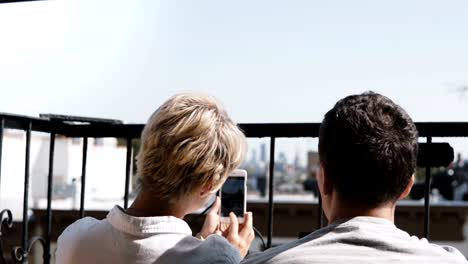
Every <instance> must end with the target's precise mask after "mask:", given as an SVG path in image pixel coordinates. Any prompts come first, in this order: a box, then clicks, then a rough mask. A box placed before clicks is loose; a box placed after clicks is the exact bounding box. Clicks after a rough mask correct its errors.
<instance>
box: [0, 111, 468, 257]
mask: <svg viewBox="0 0 468 264" xmlns="http://www.w3.org/2000/svg"><path fill="white" fill-rule="evenodd" d="M239 126H240V127H241V128H242V130H243V131H244V132H245V134H246V136H247V137H249V138H269V139H270V153H269V154H270V159H269V175H270V176H269V184H268V231H267V247H271V244H272V237H273V220H274V211H273V208H274V207H273V203H274V201H273V197H274V195H275V194H274V171H275V170H274V169H275V168H274V166H275V142H276V139H277V138H317V137H318V132H319V127H320V124H318V123H281V124H240V125H239ZM416 126H417V128H418V131H419V136H420V137H423V138H426V142H427V143H420V153H419V156H418V166H419V167H425V168H426V175H425V199H424V231H423V232H424V233H423V234H424V236H425V237H428V236H429V225H430V218H429V210H430V199H429V192H430V181H431V170H430V169H431V167H440V166H447V165H449V163H450V162H452V160H453V156H454V155H453V149H452V147H451V146H450V145H449V144H448V143H433V142H432V138H433V137H468V123H443V122H437V123H417V124H416ZM143 127H144V125H143V124H122V123H121V122H120V121H116V120H108V119H96V118H83V117H70V116H58V115H41V117H40V118H33V117H27V116H19V115H12V114H0V184H1V169H2V163H1V162H2V154H4V153H2V150H3V148H2V146H3V136H4V130H5V129H15V130H22V131H25V133H26V140H25V143H24V144H25V157H24V159H25V167H24V193H23V208H22V209H23V216H22V228H21V232H22V233H21V237H22V238H21V244H20V245H17V246H16V247H14V248H13V250H12V258H13V260H14V261H16V262H22V263H27V262H28V256H29V253H30V251H31V248H32V246H33V245H34V244H35V243H37V242H38V243H40V244H41V245H42V246H43V249H44V255H43V260H44V263H50V260H51V253H52V252H51V233H52V231H53V230H52V229H53V228H54V227H53V226H52V214H53V211H52V191H53V190H52V188H53V174H54V149H55V141H56V137H57V136H58V135H60V136H65V137H70V138H82V139H83V150H82V166H81V169H82V170H81V193H80V208H79V212H80V213H79V214H80V217H84V215H85V195H86V193H85V186H86V164H87V155H88V138H104V137H112V138H124V139H125V140H126V148H127V151H126V166H125V169H126V170H125V189H124V190H122V194H123V197H124V199H123V204H124V208H127V207H128V201H129V185H130V178H131V175H132V172H131V164H132V157H133V154H132V141H133V140H134V139H136V138H139V137H140V134H141V131H142V129H143ZM32 132H44V133H48V134H49V136H50V146H49V148H50V151H49V164H48V166H49V167H48V176H47V211H46V218H47V224H46V228H45V229H46V230H45V233H44V235H43V236H37V237H31V238H30V235H29V233H28V230H29V228H28V225H29V220H30V218H29V216H28V208H29V195H28V194H29V187H30V186H29V185H30V184H29V178H30V176H29V173H30V148H31V133H32ZM0 197H1V193H0ZM319 198H320V197H319ZM0 209H3V208H0ZM317 215H318V219H317V222H318V225H317V228H320V227H321V226H323V222H324V221H323V220H324V219H323V213H322V208H321V201H320V199H319V206H318V214H317ZM0 217H1V218H0V219H1V223H2V224H1V227H2V228H11V227H12V225H13V216H12V213H11V211H10V210H9V209H8V208H5V209H3V210H2V211H1V215H0ZM2 242H3V241H2V237H1V232H0V250H1V251H0V263H6V258H5V255H4V254H5V253H6V252H5V251H4V250H5V249H4V248H3V244H2Z"/></svg>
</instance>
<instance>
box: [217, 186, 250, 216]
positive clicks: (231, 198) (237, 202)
mask: <svg viewBox="0 0 468 264" xmlns="http://www.w3.org/2000/svg"><path fill="white" fill-rule="evenodd" d="M244 196H245V177H228V178H227V180H226V182H224V185H223V187H222V188H221V217H229V213H230V212H233V213H235V214H236V216H237V217H244V212H245V208H244V206H245V204H244V199H245V198H244Z"/></svg>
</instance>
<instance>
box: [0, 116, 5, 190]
mask: <svg viewBox="0 0 468 264" xmlns="http://www.w3.org/2000/svg"><path fill="white" fill-rule="evenodd" d="M4 128H5V119H4V118H2V119H1V120H0V194H1V188H2V184H1V183H2V152H3V130H4ZM0 197H1V196H0Z"/></svg>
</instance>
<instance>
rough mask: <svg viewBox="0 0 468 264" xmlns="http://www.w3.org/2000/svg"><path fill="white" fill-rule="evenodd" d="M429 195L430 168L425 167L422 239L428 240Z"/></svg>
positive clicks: (430, 139)
mask: <svg viewBox="0 0 468 264" xmlns="http://www.w3.org/2000/svg"><path fill="white" fill-rule="evenodd" d="M426 140H427V143H428V144H430V143H432V137H430V136H429V137H427V138H426ZM430 194H431V167H429V166H428V167H426V178H425V186H424V237H425V238H427V239H429V227H430V217H431V214H430Z"/></svg>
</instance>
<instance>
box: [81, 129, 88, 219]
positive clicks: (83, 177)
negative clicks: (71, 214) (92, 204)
mask: <svg viewBox="0 0 468 264" xmlns="http://www.w3.org/2000/svg"><path fill="white" fill-rule="evenodd" d="M87 159H88V137H83V159H82V161H81V193H80V218H83V217H84V204H85V190H86V188H85V187H86V162H87Z"/></svg>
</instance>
